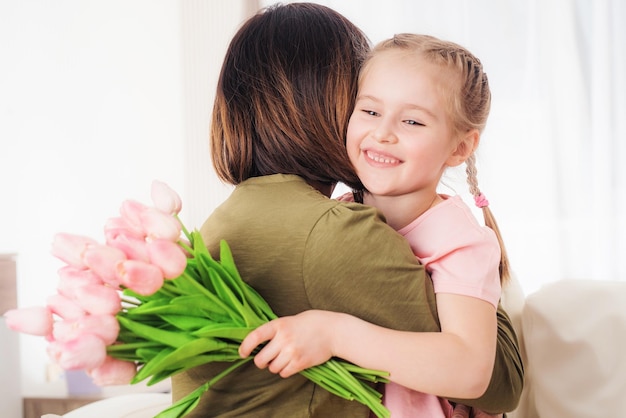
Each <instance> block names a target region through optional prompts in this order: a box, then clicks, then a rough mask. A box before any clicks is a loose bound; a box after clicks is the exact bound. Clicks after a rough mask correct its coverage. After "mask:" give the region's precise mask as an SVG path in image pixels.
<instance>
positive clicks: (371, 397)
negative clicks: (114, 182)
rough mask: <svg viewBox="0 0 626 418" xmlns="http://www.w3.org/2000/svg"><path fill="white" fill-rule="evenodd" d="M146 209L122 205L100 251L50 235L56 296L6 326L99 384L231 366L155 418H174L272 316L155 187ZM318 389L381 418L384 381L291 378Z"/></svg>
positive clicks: (15, 313)
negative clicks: (377, 386)
mask: <svg viewBox="0 0 626 418" xmlns="http://www.w3.org/2000/svg"><path fill="white" fill-rule="evenodd" d="M151 197H152V201H153V206H147V205H144V204H142V203H140V202H137V201H134V200H126V201H124V202H123V203H122V206H121V208H120V216H117V217H114V218H111V219H109V220H108V221H107V222H106V224H105V227H104V235H105V243H104V244H102V243H99V242H98V241H96V240H94V239H92V238H89V237H85V236H80V235H73V234H66V233H59V234H57V235H56V236H55V238H54V241H53V245H52V254H53V255H54V256H55V257H57V258H59V259H60V260H62V261H63V262H64V263H65V266H63V267H62V268H61V269H60V270H59V284H58V287H57V290H58V292H57V293H56V294H54V295H52V296H50V297H49V298H48V299H47V301H46V305H45V306H39V307H29V308H20V309H16V310H11V311H8V312H7V313H6V314H5V316H6V318H7V324H8V326H9V327H10V328H12V329H14V330H16V331H19V332H24V333H28V334H34V335H40V336H44V337H45V338H46V339H47V340H48V341H49V345H48V354H49V356H50V357H51V359H52V360H53V361H54V362H55V363H57V364H58V365H59V366H60V367H61V368H63V369H65V370H85V371H86V372H87V374H89V375H90V376H91V377H92V379H93V380H94V382H95V383H96V384H99V385H115V384H128V383H137V382H141V381H144V380H146V379H148V384H149V385H150V384H154V383H157V382H159V381H162V380H164V379H167V378H169V377H170V376H172V375H174V374H176V373H179V372H182V371H185V370H187V369H190V368H193V367H196V366H199V365H201V364H205V363H208V362H213V361H222V362H223V361H226V362H232V363H233V364H232V366H231V367H229V368H227V369H226V370H224V371H223V372H222V373H220V374H219V375H217V376H215V377H213V378H212V379H211V380H210V381H208V382H206V383H205V384H204V385H202V386H201V387H199V388H198V389H197V390H195V391H194V392H193V393H191V394H189V395H188V396H187V397H185V398H183V399H181V400H179V401H178V402H176V403H175V404H174V405H172V406H171V407H169V408H167V409H165V410H164V411H162V412H161V413H160V414H159V415H158V417H159V418H166V417H167V418H170V417H183V416H185V415H186V414H187V413H188V412H189V411H191V410H192V409H193V408H195V406H196V405H197V404H198V402H199V399H200V397H201V396H202V394H203V393H205V392H206V391H207V390H209V389H210V388H211V386H212V385H213V384H214V383H215V382H217V381H218V380H219V379H220V378H222V377H223V376H225V375H227V374H228V373H230V372H231V371H232V370H234V369H235V368H237V367H239V366H241V365H243V364H245V363H246V362H248V361H250V360H251V359H252V357H248V358H241V357H240V356H239V354H238V348H239V345H240V343H241V341H242V340H243V339H244V338H245V337H246V335H247V334H248V333H249V332H250V331H252V330H253V329H255V328H256V327H258V326H259V325H262V324H263V323H265V322H268V321H270V320H272V319H274V318H276V315H275V314H274V313H273V312H272V310H271V308H270V307H269V306H268V304H267V303H266V302H265V300H264V299H263V298H262V297H261V296H260V295H259V294H258V293H257V292H256V291H255V290H254V289H253V288H251V287H250V286H248V285H247V284H246V283H245V282H244V281H243V280H242V279H241V277H240V276H239V273H238V271H237V267H236V266H235V261H234V260H233V257H232V254H231V252H230V249H229V247H228V244H227V243H226V242H225V241H221V245H220V254H219V261H218V260H216V259H214V258H213V257H212V256H211V254H209V252H208V250H207V248H206V246H205V244H204V243H203V241H202V237H201V236H200V234H199V233H198V232H197V231H192V232H189V231H188V230H187V229H186V228H185V227H184V225H183V224H182V222H180V219H179V217H178V213H179V212H180V210H181V206H182V203H181V200H180V197H179V196H178V194H177V193H176V192H175V191H174V190H172V189H171V188H170V187H169V186H168V185H166V184H165V183H162V182H159V181H155V182H153V184H152V189H151ZM300 373H301V374H302V375H303V376H305V377H306V378H308V379H310V380H311V381H313V382H315V383H317V384H318V385H320V386H321V387H323V388H325V389H326V390H328V391H330V392H331V393H334V394H335V395H337V396H341V397H343V398H345V399H350V400H356V401H358V402H361V403H363V404H364V405H367V406H368V407H369V408H370V409H371V410H372V411H373V412H374V413H375V414H376V415H377V416H378V417H388V416H389V411H388V410H387V409H386V408H385V407H384V406H383V405H382V403H381V395H380V393H378V392H377V391H376V390H374V389H373V388H372V387H371V386H370V385H369V384H368V383H367V382H377V381H385V376H386V373H384V372H379V371H375V370H370V369H363V368H360V367H357V366H355V365H353V364H351V363H348V362H346V361H343V360H340V359H331V360H329V361H327V362H326V363H324V364H321V365H318V366H315V367H311V368H309V369H306V370H303V371H302V372H300Z"/></svg>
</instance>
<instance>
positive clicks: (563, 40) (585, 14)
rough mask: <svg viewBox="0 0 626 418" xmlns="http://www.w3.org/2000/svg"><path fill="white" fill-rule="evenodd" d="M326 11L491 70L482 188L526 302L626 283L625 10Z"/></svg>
mask: <svg viewBox="0 0 626 418" xmlns="http://www.w3.org/2000/svg"><path fill="white" fill-rule="evenodd" d="M271 3H274V2H272V1H265V2H263V5H268V4H271ZM317 3H322V4H325V5H327V6H330V7H332V8H334V9H335V10H337V11H339V12H341V13H343V14H344V15H345V16H347V17H348V18H349V19H350V20H352V21H353V22H354V23H356V24H357V25H358V26H359V27H361V29H363V30H364V31H365V33H366V34H367V35H368V36H369V37H370V39H371V40H372V42H374V43H375V42H378V41H380V40H382V39H384V38H387V37H390V36H392V35H393V34H394V33H398V32H419V33H429V34H432V35H435V36H438V37H441V38H444V39H448V40H451V41H455V42H457V43H460V44H462V45H464V46H466V47H467V48H469V49H470V50H471V51H472V52H474V53H475V54H476V55H477V56H478V57H479V58H480V59H481V60H482V61H483V64H484V66H485V69H486V71H487V73H488V75H489V80H490V84H491V89H492V93H493V104H492V111H491V115H490V119H489V122H488V126H487V129H486V131H485V133H484V135H483V138H482V143H481V147H480V148H479V152H478V164H479V167H478V169H479V181H480V186H481V189H482V190H483V191H484V192H485V194H486V195H487V197H488V198H489V199H490V201H491V204H492V209H493V211H494V214H495V215H496V219H497V220H498V222H499V224H500V227H501V229H502V231H503V235H504V238H505V241H506V244H507V248H508V252H509V256H510V258H511V263H512V266H513V269H514V270H515V272H516V274H517V276H518V279H519V280H520V282H521V284H522V287H523V288H524V290H525V292H526V293H529V292H532V291H534V290H536V289H537V288H538V287H539V286H541V284H543V283H546V282H550V281H554V280H558V279H562V278H591V279H609V280H626V264H625V263H624V262H623V261H622V257H626V216H625V215H624V212H625V211H624V210H623V209H622V208H623V207H624V206H625V205H626V168H624V165H623V164H622V162H623V161H624V160H625V159H626V63H625V55H626V29H625V28H626V3H624V2H623V1H621V0H597V1H596V0H551V1H539V0H527V1H523V2H522V1H518V0H504V1H495V0H440V1H436V2H434V1H431V0H392V1H386V2H379V1H373V0H334V1H333V0H327V1H317ZM452 174H453V177H452V178H448V179H446V181H447V184H452V187H453V189H454V191H455V192H457V193H460V194H464V193H466V186H465V184H464V178H463V175H462V172H459V173H452Z"/></svg>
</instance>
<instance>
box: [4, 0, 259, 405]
mask: <svg viewBox="0 0 626 418" xmlns="http://www.w3.org/2000/svg"><path fill="white" fill-rule="evenodd" d="M248 3H249V2H248ZM245 4H246V2H244V1H239V2H207V1H202V0H188V1H185V2H179V1H176V0H132V1H128V0H55V1H51V0H25V1H17V0H0V57H1V58H0V59H1V61H2V63H1V64H0V193H1V194H0V196H2V197H1V204H0V253H2V252H9V253H17V254H18V257H17V263H18V267H17V269H18V272H17V275H18V304H19V305H20V306H29V305H42V304H44V303H45V298H46V297H47V296H48V295H50V294H52V293H53V292H54V291H55V286H56V281H57V275H56V270H57V269H58V268H59V267H60V265H61V264H60V262H58V261H57V260H56V259H54V258H53V257H52V256H51V255H50V254H49V249H50V243H51V241H52V237H53V235H54V234H55V233H56V232H60V231H63V232H72V233H79V234H84V235H89V236H92V237H94V238H97V239H102V227H103V225H104V222H105V220H106V219H107V218H109V217H111V216H115V215H116V214H117V211H118V208H119V205H120V203H121V202H122V201H123V200H124V199H127V198H133V199H137V200H141V201H144V202H149V187H150V183H151V181H152V180H153V179H160V180H163V181H165V182H167V183H168V184H170V185H171V186H172V187H174V188H175V189H176V190H178V191H179V193H180V194H181V196H182V197H183V204H184V205H185V203H187V202H190V201H191V199H190V196H194V199H193V205H191V204H190V205H189V206H185V207H184V208H183V212H182V217H183V219H184V220H185V221H186V224H187V226H188V227H197V226H198V225H199V223H200V222H201V221H202V219H203V218H204V217H206V215H207V213H208V212H209V211H210V210H212V208H213V207H215V206H216V205H217V204H218V203H219V202H220V201H221V200H222V199H223V198H224V197H225V196H226V194H227V193H228V190H229V189H228V188H226V187H224V186H222V185H221V184H220V183H219V182H218V181H217V180H216V178H215V175H214V174H213V172H212V169H211V166H210V164H209V160H208V148H207V144H206V143H207V138H208V136H207V134H208V121H209V109H210V104H211V103H212V91H213V89H214V87H215V80H216V79H217V74H218V72H219V66H220V65H219V63H220V62H221V61H222V58H223V54H224V50H225V47H226V44H227V42H228V41H229V40H230V38H231V37H232V35H233V33H234V31H235V29H236V26H237V25H238V24H239V22H240V21H241V20H243V15H244V13H247V12H249V10H250V9H249V8H246V7H244V6H245ZM183 21H184V22H185V24H182V23H181V22H183ZM45 346H46V345H45V342H44V341H43V339H41V338H37V337H29V336H21V337H20V347H21V349H20V350H21V358H20V362H21V369H22V394H23V395H24V396H41V395H55V394H64V393H65V390H66V388H65V382H64V381H62V379H58V378H54V377H53V378H52V381H47V378H46V369H47V366H48V360H47V356H46V354H45Z"/></svg>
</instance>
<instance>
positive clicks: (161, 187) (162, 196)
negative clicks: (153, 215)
mask: <svg viewBox="0 0 626 418" xmlns="http://www.w3.org/2000/svg"><path fill="white" fill-rule="evenodd" d="M151 197H152V203H154V206H155V207H156V208H157V209H159V210H160V211H162V212H165V213H167V214H168V215H177V214H178V213H179V212H180V210H181V208H182V206H183V202H182V201H181V200H180V196H179V195H178V193H176V192H175V191H174V189H172V188H171V187H170V186H168V185H167V184H165V183H163V182H161V181H158V180H154V181H153V182H152V189H151Z"/></svg>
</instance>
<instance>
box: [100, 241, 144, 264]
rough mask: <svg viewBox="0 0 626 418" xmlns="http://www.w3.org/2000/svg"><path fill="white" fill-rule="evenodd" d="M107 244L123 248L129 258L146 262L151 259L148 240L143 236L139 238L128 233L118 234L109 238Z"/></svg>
mask: <svg viewBox="0 0 626 418" xmlns="http://www.w3.org/2000/svg"><path fill="white" fill-rule="evenodd" d="M107 244H108V245H110V246H111V247H115V248H119V249H120V250H122V251H123V252H124V254H126V257H127V258H128V259H129V260H139V261H145V262H148V261H149V260H150V256H149V255H148V248H147V246H146V241H145V240H144V239H143V238H142V239H139V238H136V237H131V236H128V235H118V236H116V237H115V238H112V239H110V240H107Z"/></svg>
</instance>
